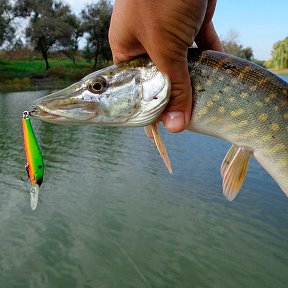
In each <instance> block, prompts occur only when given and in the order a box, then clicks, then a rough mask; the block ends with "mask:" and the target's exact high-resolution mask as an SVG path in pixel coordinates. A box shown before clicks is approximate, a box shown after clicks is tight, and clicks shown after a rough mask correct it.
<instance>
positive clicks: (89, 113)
mask: <svg viewBox="0 0 288 288" xmlns="http://www.w3.org/2000/svg"><path fill="white" fill-rule="evenodd" d="M169 96H170V80H169V78H168V76H166V74H164V73H162V72H160V71H159V70H158V68H157V67H156V66H155V65H154V64H153V63H152V61H151V60H150V59H149V58H148V57H140V58H137V59H134V60H131V61H128V62H124V63H121V64H118V65H112V66H109V67H107V68H104V69H102V70H99V71H96V72H93V73H91V74H89V75H87V76H86V77H84V78H83V79H82V80H80V81H79V82H77V83H75V84H73V85H71V86H69V87H67V88H65V89H63V90H60V91H57V92H55V93H52V94H50V95H48V96H45V97H42V98H40V99H38V100H36V101H35V102H34V103H33V107H32V108H31V109H30V110H31V112H30V115H31V116H32V117H35V118H38V119H40V120H44V121H47V122H52V123H55V124H75V125H81V124H83V125H87V124H92V125H109V126H127V127H129V126H130V127H133V126H146V125H148V124H150V123H152V122H155V121H156V120H157V118H158V117H159V115H160V114H161V112H162V111H163V110H164V108H165V106H166V104H167V103H168V101H169Z"/></svg>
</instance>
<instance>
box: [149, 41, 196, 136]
mask: <svg viewBox="0 0 288 288" xmlns="http://www.w3.org/2000/svg"><path fill="white" fill-rule="evenodd" d="M166 47H167V46H166ZM164 49H165V48H164ZM164 49H161V48H159V47H153V49H149V47H148V49H147V52H148V54H149V56H150V57H151V59H152V61H153V62H154V63H155V65H156V66H157V67H158V68H159V70H160V71H162V72H163V73H165V74H167V76H168V77H169V78H170V81H171V93H170V101H169V103H168V105H167V107H166V108H165V111H164V112H163V114H162V121H163V123H164V126H165V128H166V129H167V130H168V131H170V132H181V131H183V130H184V129H185V127H186V126H187V125H188V123H189V122H190V117H191V106H192V88H191V81H190V75H189V72H188V63H187V48H186V49H184V48H183V47H182V48H180V47H179V49H178V48H177V47H176V48H175V49H167V50H166V51H164Z"/></svg>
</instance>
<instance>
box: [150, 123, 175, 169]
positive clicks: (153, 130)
mask: <svg viewBox="0 0 288 288" xmlns="http://www.w3.org/2000/svg"><path fill="white" fill-rule="evenodd" d="M144 129H145V132H146V135H147V136H148V138H149V139H150V140H151V141H152V142H153V143H154V144H155V145H156V147H157V149H158V151H159V153H160V155H161V157H162V159H163V161H164V163H165V165H166V167H167V169H168V171H169V173H170V174H173V171H172V166H171V162H170V159H169V156H168V152H167V150H166V147H165V145H164V143H163V141H162V139H161V137H160V134H159V131H158V123H156V122H155V123H153V124H150V125H148V126H146V127H145V128H144Z"/></svg>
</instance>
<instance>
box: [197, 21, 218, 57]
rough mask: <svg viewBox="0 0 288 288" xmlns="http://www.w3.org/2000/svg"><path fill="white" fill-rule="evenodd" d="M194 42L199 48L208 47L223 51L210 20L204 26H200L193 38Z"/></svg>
mask: <svg viewBox="0 0 288 288" xmlns="http://www.w3.org/2000/svg"><path fill="white" fill-rule="evenodd" d="M195 42H196V44H197V46H198V47H199V48H201V49H210V50H216V51H221V52H224V49H223V47H222V44H221V41H220V39H219V37H218V35H217V33H216V31H215V28H214V25H213V22H212V21H210V22H209V23H207V24H206V25H205V26H202V28H201V29H200V31H199V33H198V35H197V36H196V38H195Z"/></svg>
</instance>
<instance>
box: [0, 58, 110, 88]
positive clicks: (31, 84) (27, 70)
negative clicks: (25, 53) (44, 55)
mask: <svg viewBox="0 0 288 288" xmlns="http://www.w3.org/2000/svg"><path fill="white" fill-rule="evenodd" d="M49 64H50V66H51V68H50V69H48V70H45V69H44V61H43V60H42V59H20V60H10V59H9V60H7V59H5V58H0V79H1V80H0V91H4V92H5V91H23V90H26V91H27V90H43V89H61V88H64V87H67V86H68V85H71V84H73V83H75V82H77V81H79V80H80V79H81V78H83V77H84V76H86V75H87V74H89V73H91V72H93V71H94V70H93V69H92V67H93V63H91V62H88V61H86V60H83V59H79V60H78V61H77V62H76V64H73V63H72V61H71V60H69V59H61V58H60V59H51V60H49ZM104 66H107V65H104V64H100V65H98V66H97V67H96V69H95V70H98V69H101V68H103V67H104Z"/></svg>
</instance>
